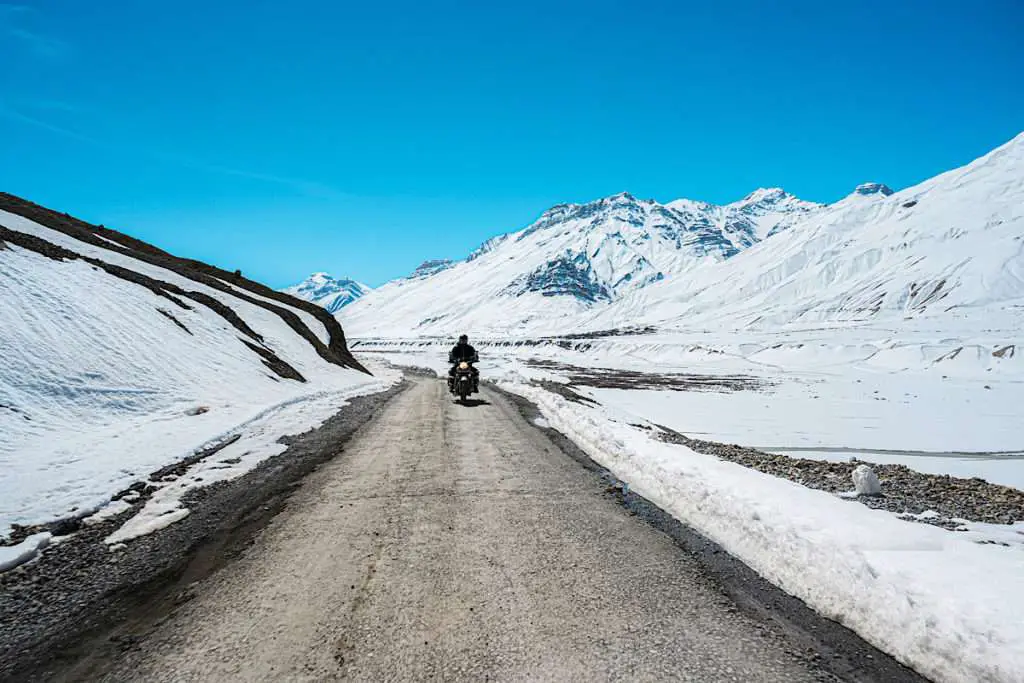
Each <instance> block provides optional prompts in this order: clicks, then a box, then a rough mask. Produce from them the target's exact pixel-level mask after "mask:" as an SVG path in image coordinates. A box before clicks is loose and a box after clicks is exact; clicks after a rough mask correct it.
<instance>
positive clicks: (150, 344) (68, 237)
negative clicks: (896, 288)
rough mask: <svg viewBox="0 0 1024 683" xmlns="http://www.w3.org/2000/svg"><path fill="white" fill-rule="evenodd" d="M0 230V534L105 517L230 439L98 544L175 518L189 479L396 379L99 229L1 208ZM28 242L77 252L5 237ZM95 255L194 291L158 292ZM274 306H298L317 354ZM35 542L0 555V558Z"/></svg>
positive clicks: (273, 445) (260, 299) (308, 319)
mask: <svg viewBox="0 0 1024 683" xmlns="http://www.w3.org/2000/svg"><path fill="white" fill-rule="evenodd" d="M15 206H20V205H15ZM0 226H2V227H3V228H4V229H6V231H8V232H6V233H4V234H6V235H7V239H6V243H0V292H2V295H0V358H2V359H3V362H2V363H0V538H3V537H4V536H7V535H8V534H10V533H11V531H12V529H13V525H21V526H25V527H34V526H37V525H43V524H46V523H49V522H52V521H54V520H59V519H64V518H84V517H88V516H89V515H90V514H92V513H94V512H96V511H102V514H111V513H112V512H116V511H118V510H120V509H123V508H124V507H125V503H124V502H123V499H122V500H120V501H117V502H115V503H114V504H112V505H111V499H112V497H114V496H115V494H118V493H119V492H124V491H125V490H126V489H127V488H128V487H130V486H132V485H133V484H135V483H136V482H149V478H150V475H151V473H153V472H155V471H157V470H160V469H161V468H164V467H166V466H168V465H171V464H174V463H179V462H182V461H185V460H186V459H188V458H189V457H190V456H193V454H195V453H197V452H200V451H203V450H205V449H208V448H210V447H211V445H213V444H216V443H218V442H221V441H223V440H225V439H229V438H237V439H238V440H237V441H235V442H234V443H233V444H231V445H230V446H228V447H227V448H224V449H223V450H220V451H218V452H217V453H216V456H215V457H216V459H215V460H213V461H209V462H208V461H206V460H203V461H200V462H199V463H197V464H194V465H193V466H192V467H191V468H189V469H188V470H187V471H186V473H185V474H184V475H182V476H173V477H170V476H169V477H167V478H166V479H167V480H166V481H163V480H161V481H155V482H150V483H151V485H152V486H155V487H156V488H157V491H156V492H155V493H154V494H153V496H152V498H151V499H150V500H149V501H148V502H147V504H146V505H145V507H143V509H142V512H141V513H140V514H139V515H137V516H136V517H134V518H132V519H131V520H130V521H129V522H128V524H127V525H126V526H125V528H124V529H122V530H121V531H120V532H118V533H117V534H115V535H114V537H113V538H112V539H111V542H118V541H123V540H125V539H128V538H131V537H134V536H136V535H138V534H139V533H144V532H146V531H148V530H152V529H155V528H159V527H160V526H163V525H166V524H168V523H171V522H173V521H175V520H176V519H180V518H181V517H182V516H184V515H185V514H187V510H185V509H184V508H183V507H181V505H180V498H181V495H183V494H184V493H185V492H186V491H187V490H188V489H189V488H190V487H194V486H199V485H206V484H209V483H212V482H215V481H219V480H223V479H226V478H233V477H236V476H239V475H241V474H243V473H244V472H246V471H248V470H249V469H251V468H252V467H254V466H255V465H256V464H257V463H258V462H260V461H261V460H263V459H266V458H267V457H270V456H272V455H275V454H277V453H279V452H280V451H282V450H283V449H284V446H283V445H281V444H278V443H277V440H278V439H279V438H280V437H281V436H284V435H286V434H295V433H299V432H303V431H305V430H307V429H310V428H312V427H315V426H317V425H319V424H320V423H322V422H323V420H324V419H326V418H327V417H329V416H330V415H331V414H333V413H334V412H336V411H337V410H338V409H339V408H340V407H341V406H343V405H344V404H345V401H346V399H348V398H351V397H354V396H357V395H360V394H364V393H368V392H373V391H380V390H382V389H384V388H386V387H387V386H389V385H390V384H392V383H393V382H394V381H396V379H397V376H398V375H397V373H393V372H392V373H388V372H386V371H385V372H384V373H383V374H382V375H378V376H376V377H375V376H371V375H369V374H366V373H365V372H362V371H361V370H359V369H358V364H356V363H355V361H351V363H350V364H349V365H350V366H349V367H346V363H347V361H346V360H345V358H344V357H343V354H342V355H338V354H334V355H332V353H333V351H332V350H328V349H326V348H325V346H324V345H325V344H329V343H332V340H331V334H330V333H329V332H328V329H327V327H325V324H324V323H323V322H321V321H319V320H318V319H317V317H316V316H315V315H313V314H312V313H311V312H310V311H307V310H303V309H302V308H301V307H300V306H297V305H295V306H292V305H288V304H287V303H282V301H280V300H271V299H269V298H268V297H267V296H266V295H261V294H260V293H259V292H257V291H252V292H250V291H247V290H246V289H245V288H244V287H243V285H241V284H239V283H238V282H233V283H231V282H220V285H219V286H217V287H214V286H211V285H210V284H207V283H211V284H215V283H213V282H212V281H211V280H204V281H200V280H201V279H202V278H197V279H191V278H190V277H187V276H186V275H183V274H182V272H180V271H174V270H171V269H169V268H166V267H161V266H159V265H154V264H153V263H150V262H144V261H143V260H140V259H138V258H136V257H135V255H136V254H137V252H135V251H133V250H131V249H126V248H124V247H123V246H119V244H118V242H115V241H112V240H110V239H106V238H103V237H102V236H98V237H100V239H99V240H91V241H88V242H87V241H83V240H81V239H76V237H74V236H72V234H67V233H66V232H63V231H60V230H57V229H53V228H50V227H47V226H45V225H42V224H40V223H38V222H36V221H34V220H29V219H28V218H25V217H23V216H21V215H17V214H15V213H12V212H10V211H0ZM30 238H38V239H39V240H41V241H39V242H36V243H33V244H36V245H37V248H51V247H53V248H58V247H59V248H64V249H67V250H70V251H71V252H73V253H74V254H77V255H79V256H81V257H82V258H52V257H51V256H48V255H44V254H43V253H40V252H39V251H37V250H34V249H32V248H27V247H26V246H22V245H21V244H19V242H21V243H23V244H25V245H28V244H29V242H27V241H25V240H28V239H30ZM0 239H3V238H2V237H0ZM39 244H43V245H44V247H38V245H39ZM100 245H103V246H100ZM165 256H166V255H165ZM85 258H91V259H95V262H94V263H91V262H88V261H86V260H85ZM169 258H173V257H169ZM97 264H99V265H97ZM102 264H107V265H108V266H109V267H111V268H117V267H120V268H123V269H125V270H126V271H128V272H129V277H131V276H132V275H131V274H139V275H142V276H146V277H148V278H152V279H153V280H155V281H159V282H160V283H166V284H167V286H170V287H177V288H180V291H183V292H192V293H195V296H196V297H197V298H196V299H190V298H186V297H185V296H184V295H166V296H165V295H161V294H159V293H158V292H157V291H154V290H153V289H151V288H150V287H149V286H147V285H145V284H140V283H139V282H134V281H129V280H127V279H124V278H123V277H120V276H115V275H114V274H112V273H111V272H109V271H108V270H106V269H105V268H104V267H102ZM118 272H120V271H118ZM204 297H206V298H204ZM202 301H210V303H209V304H208V305H207V304H203V303H201V302H202ZM218 302H219V304H220V305H222V306H223V308H221V307H220V306H217V310H215V309H214V308H212V306H215V305H217V303H218ZM299 303H301V302H296V304H299ZM275 307H277V308H282V309H286V310H287V311H290V313H291V314H292V315H294V316H296V320H298V321H299V322H298V325H299V326H300V327H301V328H302V329H305V331H306V333H307V334H308V335H309V337H310V338H312V339H315V340H318V341H319V342H321V347H320V349H319V350H318V349H317V348H314V346H313V344H312V343H311V342H310V341H309V340H308V339H306V338H303V337H302V336H300V335H299V334H298V333H297V329H299V328H293V327H292V326H290V325H289V324H287V323H286V321H285V320H284V318H283V317H282V316H281V315H279V314H278V313H275V312H274V310H275ZM312 310H313V311H316V309H312ZM232 312H233V314H234V315H236V316H237V319H233V318H231V315H232ZM335 327H336V326H335ZM245 330H248V332H246V331H245ZM333 342H334V343H335V347H336V348H337V343H340V344H342V345H343V344H344V340H343V339H337V340H333ZM342 348H343V346H342ZM346 353H347V352H346ZM327 357H331V358H335V359H336V361H335V362H328V360H327V359H326V358H327ZM295 373H298V375H299V376H301V378H302V380H304V381H300V380H299V379H298V378H296V376H295ZM129 499H130V497H129ZM40 538H42V536H33V537H30V538H28V539H26V540H25V541H24V542H23V543H21V544H20V545H19V546H14V547H13V548H6V549H4V551H3V553H2V554H0V563H3V562H4V561H5V559H4V558H5V557H8V558H11V557H13V556H15V555H16V554H18V553H19V552H23V551H25V550H26V548H31V547H32V546H33V545H38V544H39V539H40ZM19 547H20V550H19ZM21 559H24V558H21Z"/></svg>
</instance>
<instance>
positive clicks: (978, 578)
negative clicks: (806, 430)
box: [503, 383, 1024, 683]
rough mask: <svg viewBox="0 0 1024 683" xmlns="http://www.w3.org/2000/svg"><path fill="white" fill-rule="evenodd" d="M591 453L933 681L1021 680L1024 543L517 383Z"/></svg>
mask: <svg viewBox="0 0 1024 683" xmlns="http://www.w3.org/2000/svg"><path fill="white" fill-rule="evenodd" d="M503 388H505V389H507V390H509V391H512V392H514V393H517V394H520V395H522V396H524V397H526V398H527V399H529V400H531V401H533V402H534V403H535V404H536V405H537V406H538V407H539V408H540V410H541V412H542V413H543V415H544V417H545V418H546V419H547V420H548V421H549V422H550V423H551V425H552V426H553V427H554V428H555V429H558V430H559V431H561V432H563V433H564V434H566V436H568V437H569V438H571V439H572V440H573V441H575V442H576V443H577V444H579V446H580V447H581V448H583V449H584V450H585V451H586V452H587V453H588V455H590V456H591V457H593V458H594V459H595V460H596V461H598V462H600V463H601V464H603V465H604V466H606V467H608V468H609V469H610V470H611V471H612V472H613V473H614V474H615V475H616V476H618V477H619V478H621V479H622V480H624V481H626V482H628V483H629V484H630V485H631V486H632V488H633V489H634V490H636V491H637V492H638V493H640V494H641V495H643V496H645V497H647V498H648V499H650V500H652V501H653V502H655V503H656V504H658V505H659V506H661V507H662V508H663V509H664V510H666V511H668V512H669V513H671V514H672V515H674V516H675V517H677V518H678V519H680V520H681V521H684V522H685V523H687V524H689V525H691V526H693V527H694V528H696V529H697V530H699V531H700V532H701V533H703V534H705V535H706V536H708V537H709V538H711V539H712V540H714V541H715V542H716V543H719V544H720V545H722V547H724V548H725V549H726V550H727V551H729V552H730V553H732V554H733V555H735V556H736V557H738V558H739V559H741V560H742V561H743V562H745V563H746V564H747V565H749V566H750V567H751V568H753V569H754V570H755V571H757V572H758V573H759V574H761V575H762V576H764V577H765V578H767V579H768V580H770V581H772V582H773V583H775V584H776V585H778V586H779V587H781V588H782V589H783V590H785V591H787V592H789V593H791V594H792V595H795V596H797V597H799V598H800V599H802V600H804V601H805V602H806V603H807V604H808V605H809V606H810V607H812V608H813V609H815V610H816V611H818V612H820V613H821V614H824V615H825V616H828V617H829V618H832V619H834V620H836V621H837V622H839V623H842V624H844V625H845V626H847V627H849V628H850V629H852V630H854V631H855V632H857V633H858V634H860V635H861V636H862V637H863V638H865V639H866V640H868V641H869V642H871V643H872V644H874V645H875V646H877V647H879V648H880V649H882V650H884V651H886V652H888V653H890V654H892V655H893V656H895V657H896V658H897V659H899V660H900V661H902V662H904V663H905V664H907V665H908V666H911V667H912V668H914V669H916V670H917V671H919V672H921V673H922V674H924V675H926V676H929V677H931V678H934V679H936V680H938V681H995V682H1003V681H1005V682H1007V683H1009V682H1011V681H1018V680H1019V676H1020V672H1021V671H1024V618H1022V617H1021V615H1024V552H1021V550H1020V549H1018V548H1004V547H1002V546H992V545H978V544H975V543H972V542H970V541H969V540H966V539H963V538H961V537H960V536H958V535H956V534H952V533H950V532H947V531H944V530H942V529H938V528H933V527H930V526H928V525H923V524H914V523H911V522H904V521H901V520H898V519H895V518H894V517H893V516H892V515H890V514H889V513H886V512H880V511H874V510H871V509H868V508H866V507H863V506H859V505H854V504H851V503H849V502H845V501H843V500H840V499H838V498H836V497H835V496H832V495H830V494H827V493H824V492H821V491H815V490H812V489H807V488H805V487H803V486H800V485H799V484H795V483H792V482H789V481H786V480H782V479H777V478H775V477H771V476H768V475H765V474H761V473H759V472H755V471H753V470H749V469H746V468H744V467H742V466H739V465H736V464H733V463H728V462H724V461H721V460H719V459H717V458H714V457H712V456H707V455H701V454H698V453H696V452H694V451H692V450H690V449H688V448H685V447H682V446H675V445H669V444H665V443H661V442H658V441H655V440H653V439H651V438H650V436H649V435H647V434H645V433H644V432H642V431H641V430H638V429H635V428H632V427H630V426H628V425H625V424H621V423H617V422H615V421H614V420H612V419H611V418H610V417H609V416H608V415H607V414H606V413H604V412H602V411H601V410H598V409H595V408H589V407H584V406H580V405H577V404H573V403H571V402H569V401H567V400H565V399H564V398H562V397H561V396H557V395H554V394H552V393H550V392H547V391H544V390H542V389H539V388H536V387H532V386H526V385H523V384H517V383H503Z"/></svg>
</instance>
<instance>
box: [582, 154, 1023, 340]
mask: <svg viewBox="0 0 1024 683" xmlns="http://www.w3.org/2000/svg"><path fill="white" fill-rule="evenodd" d="M1022 313H1024V134H1021V135H1019V136H1018V137H1016V138H1015V139H1014V140H1012V141H1010V142H1008V143H1006V144H1005V145H1003V146H1001V147H999V148H998V149H996V150H994V151H993V152H991V153H989V154H987V155H985V156H983V157H981V158H980V159H977V160H976V161H974V162H972V163H970V164H968V165H966V166H964V167H962V168H959V169H956V170H953V171H949V172H947V173H944V174H942V175H939V176H936V177H935V178H932V179H930V180H926V181H925V182H923V183H921V184H919V185H916V186H914V187H910V188H907V189H905V190H902V191H900V192H893V191H892V190H890V189H889V188H888V187H886V186H884V185H880V184H878V183H869V184H865V185H861V186H859V187H858V188H857V189H856V190H855V191H854V192H853V193H852V194H851V195H850V196H848V197H846V198H844V199H842V200H840V201H839V202H836V203H835V204H833V205H831V206H828V207H825V208H824V209H821V210H818V211H814V212H812V213H810V214H809V215H808V216H806V217H805V218H803V219H802V220H800V221H798V222H797V223H796V224H795V225H793V226H791V227H790V228H789V229H788V230H787V231H785V232H784V233H783V234H779V235H776V236H774V237H772V238H770V239H766V240H765V241H763V242H761V243H760V244H757V245H755V246H753V247H751V248H750V249H748V250H746V251H745V252H743V253H742V254H741V255H740V256H738V257H737V258H735V259H732V260H730V261H728V262H726V263H721V264H717V265H716V266H715V267H714V268H707V269H703V270H701V271H696V272H694V273H692V274H691V275H689V276H688V277H686V278H684V279H681V280H680V281H678V282H675V283H665V284H664V285H658V286H656V287H651V288H648V289H647V290H645V291H643V292H637V293H634V294H632V295H630V296H629V297H626V298H624V299H623V300H621V301H619V302H617V303H616V305H615V306H610V307H608V308H607V309H606V310H604V311H601V312H600V313H599V314H598V315H596V316H594V317H593V318H592V319H590V320H588V321H587V324H588V325H593V326H596V327H616V326H618V325H622V324H631V325H632V324H644V325H657V326H670V327H676V328H683V327H688V326H718V325H721V324H723V323H724V324H727V325H729V326H731V327H749V326H756V327H761V328H772V327H776V326H779V325H783V324H790V323H815V324H818V323H822V322H827V323H830V324H848V323H852V322H865V321H878V320H884V319H890V320H896V321H903V320H905V319H907V318H919V317H928V318H930V319H934V321H935V324H936V325H938V326H939V327H940V328H943V327H946V325H947V322H944V321H950V320H952V319H958V320H963V319H965V318H972V319H977V320H978V321H979V322H982V323H983V324H984V325H986V326H987V327H993V326H996V325H1000V326H1003V327H1004V329H1019V325H1020V322H1021V320H1020V316H1021V314H1022ZM1011 320H1012V321H1016V322H1011Z"/></svg>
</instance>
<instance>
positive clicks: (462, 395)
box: [448, 361, 479, 403]
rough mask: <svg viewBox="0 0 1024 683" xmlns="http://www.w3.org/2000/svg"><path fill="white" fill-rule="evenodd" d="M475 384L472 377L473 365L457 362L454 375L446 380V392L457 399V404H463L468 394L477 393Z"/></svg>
mask: <svg viewBox="0 0 1024 683" xmlns="http://www.w3.org/2000/svg"><path fill="white" fill-rule="evenodd" d="M476 384H477V382H476V378H474V377H473V364H472V363H470V362H469V361H459V363H458V365H456V366H455V374H454V375H452V376H451V377H450V378H449V380H448V390H449V391H450V392H451V393H452V395H454V396H458V397H459V402H461V403H465V402H466V398H467V397H468V396H469V395H470V394H475V393H477V392H478V391H479V388H478V387H477V386H476Z"/></svg>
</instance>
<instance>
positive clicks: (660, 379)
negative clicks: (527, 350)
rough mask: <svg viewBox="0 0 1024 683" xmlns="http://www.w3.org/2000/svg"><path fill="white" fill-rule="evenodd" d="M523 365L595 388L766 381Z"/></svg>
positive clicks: (743, 386) (742, 385)
mask: <svg viewBox="0 0 1024 683" xmlns="http://www.w3.org/2000/svg"><path fill="white" fill-rule="evenodd" d="M526 364H527V365H530V366H532V367H535V368H543V369H545V370H554V371H557V372H561V373H566V374H567V377H568V380H569V386H570V387H579V386H585V387H594V388H595V389H670V390H672V391H760V390H763V389H765V388H767V387H769V386H770V382H768V381H767V380H765V379H762V378H759V377H752V376H750V375H697V374H687V373H664V374H659V373H653V372H636V371H633V370H611V369H607V368H583V367H579V366H577V365H568V364H565V363H557V362H554V361H547V360H536V359H534V360H528V361H526Z"/></svg>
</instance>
